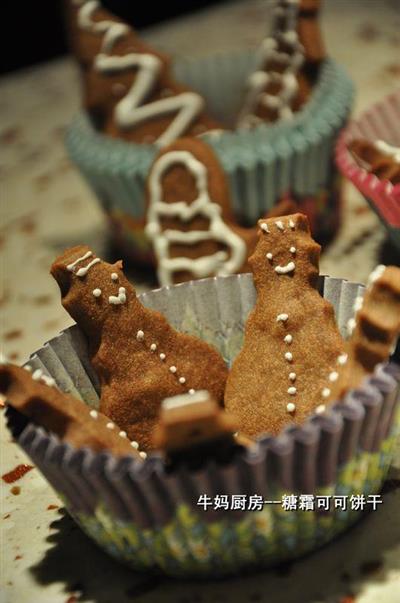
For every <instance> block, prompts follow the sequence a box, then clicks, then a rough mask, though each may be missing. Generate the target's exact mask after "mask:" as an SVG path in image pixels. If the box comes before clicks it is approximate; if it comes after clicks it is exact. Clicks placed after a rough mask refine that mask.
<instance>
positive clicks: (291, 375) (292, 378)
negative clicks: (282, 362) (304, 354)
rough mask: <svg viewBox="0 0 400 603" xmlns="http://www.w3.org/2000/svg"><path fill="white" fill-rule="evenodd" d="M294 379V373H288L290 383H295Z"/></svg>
mask: <svg viewBox="0 0 400 603" xmlns="http://www.w3.org/2000/svg"><path fill="white" fill-rule="evenodd" d="M296 377H297V375H296V373H289V379H290V381H296Z"/></svg>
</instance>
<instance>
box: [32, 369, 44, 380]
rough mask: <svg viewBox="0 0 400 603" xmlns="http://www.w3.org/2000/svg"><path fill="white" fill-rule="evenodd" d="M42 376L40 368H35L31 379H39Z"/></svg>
mask: <svg viewBox="0 0 400 603" xmlns="http://www.w3.org/2000/svg"><path fill="white" fill-rule="evenodd" d="M42 377H43V371H42V369H36V370H35V371H34V372H33V375H32V379H33V380H34V381H40V379H41V378H42Z"/></svg>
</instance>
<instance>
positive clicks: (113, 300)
mask: <svg viewBox="0 0 400 603" xmlns="http://www.w3.org/2000/svg"><path fill="white" fill-rule="evenodd" d="M108 302H109V303H110V304H112V305H114V306H118V305H120V304H124V303H125V302H126V290H125V287H120V288H119V290H118V295H117V296H116V295H110V296H109V298H108Z"/></svg>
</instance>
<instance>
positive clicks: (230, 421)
mask: <svg viewBox="0 0 400 603" xmlns="http://www.w3.org/2000/svg"><path fill="white" fill-rule="evenodd" d="M236 429H237V425H236V422H235V420H234V418H233V417H232V416H230V415H229V414H228V413H226V412H225V411H224V410H223V409H222V408H221V407H220V406H219V405H218V404H217V402H216V401H215V400H214V399H213V398H212V397H211V396H210V395H209V393H208V392H207V391H198V392H196V393H195V394H193V395H192V396H191V395H190V394H184V395H182V396H174V397H172V398H167V399H166V400H164V401H163V403H162V406H161V411H160V420H159V423H158V425H157V428H156V430H155V432H154V439H153V442H154V448H157V449H160V450H162V451H163V452H165V454H166V456H167V458H168V460H169V461H171V462H174V463H176V462H178V461H179V460H180V461H185V462H187V461H188V459H189V457H190V458H193V459H196V458H197V459H199V458H201V459H202V461H204V460H205V459H206V458H210V457H212V458H216V457H218V456H220V455H221V451H222V450H223V451H224V454H229V453H231V452H232V451H233V450H234V449H236V448H237V443H236V441H235V439H234V435H233V434H234V432H235V431H236Z"/></svg>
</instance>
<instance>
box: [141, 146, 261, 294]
mask: <svg viewBox="0 0 400 603" xmlns="http://www.w3.org/2000/svg"><path fill="white" fill-rule="evenodd" d="M147 197H148V204H147V225H146V234H147V236H148V237H149V239H151V241H152V243H153V248H154V252H155V256H156V259H157V264H158V278H159V281H160V283H161V284H162V285H169V284H171V283H177V282H181V281H185V280H190V279H193V278H203V277H208V276H215V275H221V274H233V273H236V272H245V271H246V270H247V269H248V265H247V258H248V256H249V254H251V253H252V252H253V250H254V247H255V245H256V242H257V228H254V227H253V228H244V227H242V226H239V225H238V224H237V223H236V221H235V218H234V216H233V213H232V210H231V202H230V193H229V186H228V182H227V179H226V177H225V174H224V172H223V169H222V166H221V165H220V163H219V161H218V159H217V157H216V156H215V153H214V151H213V150H212V149H211V147H210V146H209V145H208V144H207V143H206V142H204V141H203V140H199V139H197V140H195V139H193V138H182V139H180V140H177V141H176V142H174V143H173V144H172V145H170V146H169V147H167V148H166V149H163V150H162V151H161V152H160V153H159V154H158V156H157V157H156V159H155V161H154V163H153V165H152V167H151V169H150V172H149V176H148V181H147Z"/></svg>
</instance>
